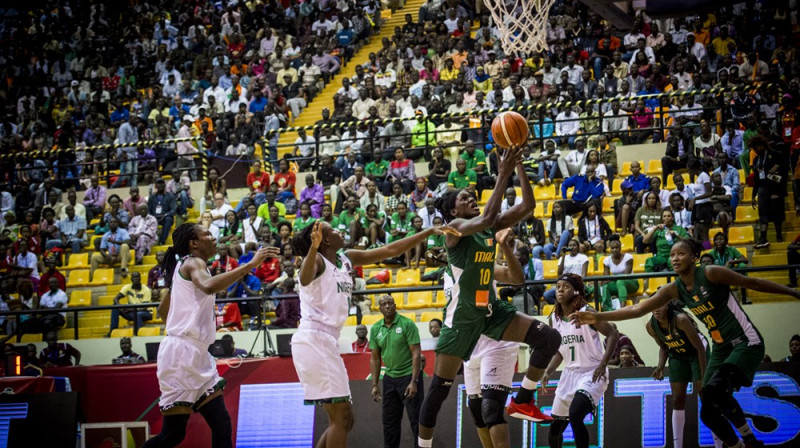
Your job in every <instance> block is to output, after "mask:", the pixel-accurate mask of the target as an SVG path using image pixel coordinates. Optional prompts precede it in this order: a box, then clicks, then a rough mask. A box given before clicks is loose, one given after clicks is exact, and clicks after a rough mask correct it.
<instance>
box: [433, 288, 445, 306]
mask: <svg viewBox="0 0 800 448" xmlns="http://www.w3.org/2000/svg"><path fill="white" fill-rule="evenodd" d="M433 305H434V306H437V307H443V306H445V305H447V297H445V295H444V290H442V289H440V290H438V291H436V300H435V301H434V302H433Z"/></svg>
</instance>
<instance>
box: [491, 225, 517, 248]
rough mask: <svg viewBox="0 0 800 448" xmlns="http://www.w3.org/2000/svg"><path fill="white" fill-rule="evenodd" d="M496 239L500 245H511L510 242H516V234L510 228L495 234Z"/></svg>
mask: <svg viewBox="0 0 800 448" xmlns="http://www.w3.org/2000/svg"><path fill="white" fill-rule="evenodd" d="M494 238H495V239H496V240H497V244H498V245H503V244H509V242H510V241H511V242H513V241H514V232H513V231H512V230H511V228H510V227H506V228H505V229H503V230H501V231H499V232H497V233H495V234H494Z"/></svg>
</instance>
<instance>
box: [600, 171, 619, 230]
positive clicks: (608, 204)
mask: <svg viewBox="0 0 800 448" xmlns="http://www.w3.org/2000/svg"><path fill="white" fill-rule="evenodd" d="M614 180H616V179H614ZM615 200H616V198H613V197H611V196H603V213H609V212H612V213H613V212H614V201H615ZM611 229H612V230H613V229H614V227H611Z"/></svg>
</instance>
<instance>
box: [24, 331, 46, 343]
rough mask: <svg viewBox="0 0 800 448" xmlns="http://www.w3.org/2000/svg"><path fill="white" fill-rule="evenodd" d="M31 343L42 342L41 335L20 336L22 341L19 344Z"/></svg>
mask: <svg viewBox="0 0 800 448" xmlns="http://www.w3.org/2000/svg"><path fill="white" fill-rule="evenodd" d="M33 342H42V334H41V333H26V334H23V335H22V339H20V343H21V344H30V343H33Z"/></svg>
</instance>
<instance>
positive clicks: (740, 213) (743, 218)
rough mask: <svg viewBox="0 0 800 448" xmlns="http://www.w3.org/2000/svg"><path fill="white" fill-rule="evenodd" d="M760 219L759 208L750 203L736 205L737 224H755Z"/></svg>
mask: <svg viewBox="0 0 800 448" xmlns="http://www.w3.org/2000/svg"><path fill="white" fill-rule="evenodd" d="M757 221H758V210H757V209H754V208H753V207H750V206H749V204H742V205H741V206H739V207H736V224H753V223H755V222H757Z"/></svg>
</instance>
